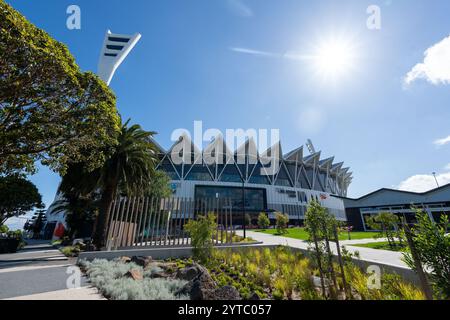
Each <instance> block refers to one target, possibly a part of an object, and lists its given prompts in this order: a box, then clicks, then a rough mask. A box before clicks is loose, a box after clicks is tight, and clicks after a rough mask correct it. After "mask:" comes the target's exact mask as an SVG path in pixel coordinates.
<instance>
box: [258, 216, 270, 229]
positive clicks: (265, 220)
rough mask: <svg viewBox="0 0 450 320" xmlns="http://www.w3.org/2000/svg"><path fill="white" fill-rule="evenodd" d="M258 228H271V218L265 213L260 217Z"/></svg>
mask: <svg viewBox="0 0 450 320" xmlns="http://www.w3.org/2000/svg"><path fill="white" fill-rule="evenodd" d="M258 226H259V227H260V228H261V229H267V228H268V227H269V226H270V220H269V217H268V216H267V214H265V213H264V212H261V213H260V214H259V216H258Z"/></svg>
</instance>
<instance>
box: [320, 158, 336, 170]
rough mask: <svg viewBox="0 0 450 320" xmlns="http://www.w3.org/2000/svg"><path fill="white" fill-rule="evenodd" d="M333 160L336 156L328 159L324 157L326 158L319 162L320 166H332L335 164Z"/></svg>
mask: <svg viewBox="0 0 450 320" xmlns="http://www.w3.org/2000/svg"><path fill="white" fill-rule="evenodd" d="M333 161H334V157H330V158H328V159H324V160H322V161H320V162H319V166H320V167H321V168H328V167H331V166H332V165H333Z"/></svg>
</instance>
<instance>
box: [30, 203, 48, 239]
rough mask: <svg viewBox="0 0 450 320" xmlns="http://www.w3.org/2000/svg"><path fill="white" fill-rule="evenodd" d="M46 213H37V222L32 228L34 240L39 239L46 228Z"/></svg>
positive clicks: (44, 211)
mask: <svg viewBox="0 0 450 320" xmlns="http://www.w3.org/2000/svg"><path fill="white" fill-rule="evenodd" d="M45 213H46V210H43V209H41V210H38V211H37V212H36V222H35V223H34V225H33V228H32V231H33V238H34V239H39V236H40V233H41V231H42V228H44V221H45Z"/></svg>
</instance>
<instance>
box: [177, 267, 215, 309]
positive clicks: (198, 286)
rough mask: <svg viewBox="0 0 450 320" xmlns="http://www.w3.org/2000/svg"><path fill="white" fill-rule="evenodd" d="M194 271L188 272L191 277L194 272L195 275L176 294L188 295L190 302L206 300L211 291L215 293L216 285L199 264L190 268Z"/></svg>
mask: <svg viewBox="0 0 450 320" xmlns="http://www.w3.org/2000/svg"><path fill="white" fill-rule="evenodd" d="M192 267H193V268H194V269H193V270H191V271H189V275H190V276H191V275H192V274H193V273H194V270H195V272H196V273H197V275H196V276H195V277H194V278H193V279H191V280H190V281H189V282H188V283H187V284H186V285H185V286H184V287H183V288H182V289H181V290H180V291H179V292H177V294H183V295H189V296H190V298H191V300H206V298H207V297H208V295H210V294H211V291H215V290H216V288H217V284H216V283H215V282H214V280H213V278H212V277H211V275H210V274H209V272H208V270H207V269H206V268H204V267H202V266H201V265H199V264H194V265H193V266H192Z"/></svg>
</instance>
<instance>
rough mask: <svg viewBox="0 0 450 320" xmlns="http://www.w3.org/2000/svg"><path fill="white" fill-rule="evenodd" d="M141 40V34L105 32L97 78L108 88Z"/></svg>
mask: <svg viewBox="0 0 450 320" xmlns="http://www.w3.org/2000/svg"><path fill="white" fill-rule="evenodd" d="M140 39H141V34H139V33H136V34H134V35H132V36H129V35H123V34H113V33H111V31H110V30H108V31H107V32H106V36H105V40H104V42H103V47H102V51H101V54H100V59H99V62H98V72H97V73H98V76H99V77H100V78H101V79H102V80H103V81H105V82H106V84H107V85H108V86H109V84H110V83H111V80H112V78H113V76H114V73H115V72H116V70H117V68H118V67H119V66H120V65H121V63H122V62H123V61H124V60H125V58H126V57H127V56H128V54H129V53H130V52H131V50H133V48H134V46H135V45H136V44H137V43H138V41H139V40H140Z"/></svg>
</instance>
